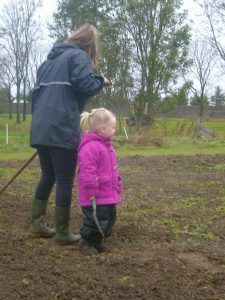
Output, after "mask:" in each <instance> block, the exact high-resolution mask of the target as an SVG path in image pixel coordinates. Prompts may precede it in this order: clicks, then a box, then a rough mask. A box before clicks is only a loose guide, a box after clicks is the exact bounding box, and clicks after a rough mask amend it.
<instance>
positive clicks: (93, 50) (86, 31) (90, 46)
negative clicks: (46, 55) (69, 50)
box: [65, 24, 99, 68]
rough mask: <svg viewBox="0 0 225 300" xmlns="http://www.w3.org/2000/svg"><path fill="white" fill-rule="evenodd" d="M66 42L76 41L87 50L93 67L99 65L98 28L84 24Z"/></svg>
mask: <svg viewBox="0 0 225 300" xmlns="http://www.w3.org/2000/svg"><path fill="white" fill-rule="evenodd" d="M65 42H66V43H75V44H77V45H78V46H79V47H80V48H81V49H83V50H84V51H86V52H87V53H88V54H89V56H90V58H91V63H92V66H93V68H95V67H96V66H97V63H98V56H99V38H98V31H97V29H96V28H95V27H94V26H93V25H90V24H84V25H82V26H81V27H79V28H78V29H77V30H75V31H73V32H72V33H71V34H70V36H69V37H68V38H67V39H66V41H65Z"/></svg>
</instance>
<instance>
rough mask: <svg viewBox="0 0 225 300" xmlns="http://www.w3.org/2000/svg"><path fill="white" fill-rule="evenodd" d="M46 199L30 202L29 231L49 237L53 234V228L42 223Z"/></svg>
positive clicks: (46, 203)
mask: <svg viewBox="0 0 225 300" xmlns="http://www.w3.org/2000/svg"><path fill="white" fill-rule="evenodd" d="M47 205H48V201H42V200H36V199H34V200H33V202H32V213H31V214H32V215H31V232H32V233H33V234H35V235H38V236H40V237H45V238H51V237H53V236H54V235H55V229H53V228H50V227H48V226H47V225H46V224H45V223H44V216H45V213H46V209H47Z"/></svg>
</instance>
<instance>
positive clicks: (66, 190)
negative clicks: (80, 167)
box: [35, 146, 77, 207]
mask: <svg viewBox="0 0 225 300" xmlns="http://www.w3.org/2000/svg"><path fill="white" fill-rule="evenodd" d="M37 151H38V156H39V161H40V166H41V173H42V174H41V178H40V181H39V183H38V185H37V188H36V192H35V199H37V200H46V201H47V200H48V198H49V195H50V193H51V190H52V188H53V186H54V184H55V183H56V197H55V202H56V206H58V207H67V206H70V204H71V199H72V188H73V182H74V177H75V171H76V166H77V151H76V150H70V149H66V148H59V147H50V146H38V147H37Z"/></svg>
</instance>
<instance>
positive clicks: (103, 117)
mask: <svg viewBox="0 0 225 300" xmlns="http://www.w3.org/2000/svg"><path fill="white" fill-rule="evenodd" d="M114 120H116V117H115V115H114V114H113V113H112V112H111V111H109V110H107V109H105V108H96V109H92V110H91V112H90V113H89V112H87V111H84V112H83V113H82V114H81V120H80V126H81V129H82V130H83V131H85V129H86V128H87V127H89V128H90V129H91V130H97V129H98V127H99V126H100V125H110V124H111V123H112V121H114Z"/></svg>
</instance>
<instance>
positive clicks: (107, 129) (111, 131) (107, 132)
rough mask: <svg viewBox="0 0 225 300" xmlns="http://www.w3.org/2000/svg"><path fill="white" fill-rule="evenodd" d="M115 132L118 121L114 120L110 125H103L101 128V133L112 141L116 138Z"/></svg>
mask: <svg viewBox="0 0 225 300" xmlns="http://www.w3.org/2000/svg"><path fill="white" fill-rule="evenodd" d="M115 131H116V120H114V119H113V120H112V122H110V124H107V125H102V126H101V127H100V128H99V133H100V134H101V135H103V136H106V137H108V138H110V139H112V138H113V137H114V135H115Z"/></svg>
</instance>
